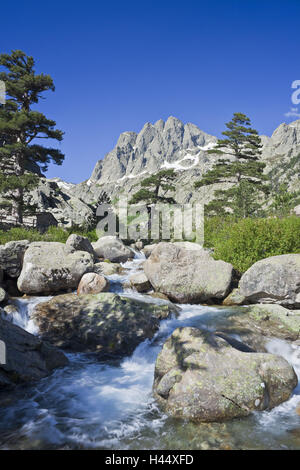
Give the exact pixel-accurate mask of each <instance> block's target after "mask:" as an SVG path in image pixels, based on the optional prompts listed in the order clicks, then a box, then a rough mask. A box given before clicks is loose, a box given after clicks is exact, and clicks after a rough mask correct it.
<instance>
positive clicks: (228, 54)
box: [0, 0, 300, 182]
mask: <svg viewBox="0 0 300 470" xmlns="http://www.w3.org/2000/svg"><path fill="white" fill-rule="evenodd" d="M299 31H300V1H299V0H280V1H277V0H215V1H201V0H198V1H194V0H185V1H176V0H160V1H156V0H155V1H147V2H146V1H143V0H140V1H136V0H128V1H110V2H108V1H105V2H104V1H101V0H98V1H91V0H86V1H85V2H76V1H75V2H74V1H72V2H71V1H63V0H62V1H57V0H52V1H51V2H41V1H31V0H28V1H26V2H24V1H18V0H15V1H14V2H11V3H9V2H5V3H4V2H2V3H1V28H0V50H1V52H9V51H11V50H12V49H22V50H24V52H26V53H27V54H28V55H32V56H34V58H35V59H36V63H37V65H36V69H37V71H39V72H45V73H49V74H50V75H51V76H52V77H53V79H54V82H55V85H56V91H55V93H51V92H48V93H47V94H46V95H45V96H46V98H47V99H46V100H45V101H43V102H42V103H41V105H40V107H39V109H41V110H42V111H43V112H45V114H46V115H47V116H48V117H49V118H53V119H55V120H56V122H57V125H58V127H59V128H61V129H62V130H64V131H65V133H66V134H65V138H64V141H63V142H62V143H61V144H59V145H60V147H61V149H62V151H63V152H64V153H65V155H66V158H65V162H64V164H63V165H62V166H61V167H58V166H55V165H53V166H52V165H51V166H50V168H49V171H48V173H47V176H48V177H54V176H60V177H61V178H63V179H65V180H66V181H71V182H80V181H83V180H85V179H87V178H88V177H89V176H90V174H91V172H92V169H93V167H94V165H95V163H96V161H97V160H98V159H99V158H103V157H104V155H105V153H107V152H108V151H109V150H111V149H112V148H113V147H114V145H115V144H116V141H117V138H118V136H119V134H120V133H121V132H123V131H128V130H133V131H139V130H140V129H141V128H142V126H143V125H144V123H145V122H147V121H150V122H155V121H156V120H157V119H160V118H162V119H166V118H167V117H168V116H170V115H173V116H176V117H178V118H179V119H181V120H182V121H183V122H193V123H195V124H197V125H198V126H199V127H200V128H201V129H203V130H204V131H206V132H208V133H211V134H214V135H218V136H219V135H220V134H221V132H222V130H224V123H225V122H227V121H228V120H229V119H230V118H231V116H232V114H233V113H234V112H236V111H240V112H244V113H246V114H248V115H249V116H250V118H251V119H252V121H253V125H254V127H256V128H257V129H258V130H259V132H260V133H263V134H267V135H270V134H271V133H272V131H273V130H274V129H275V128H276V127H277V126H278V125H279V124H280V123H281V122H283V121H286V122H291V121H292V120H294V119H296V117H286V116H285V113H287V112H288V111H289V110H290V108H292V107H293V108H294V107H295V105H293V104H292V102H291V94H292V89H291V84H292V82H293V81H294V80H297V79H298V80H300V61H299V53H300V39H299ZM299 110H300V106H299ZM299 112H300V111H299Z"/></svg>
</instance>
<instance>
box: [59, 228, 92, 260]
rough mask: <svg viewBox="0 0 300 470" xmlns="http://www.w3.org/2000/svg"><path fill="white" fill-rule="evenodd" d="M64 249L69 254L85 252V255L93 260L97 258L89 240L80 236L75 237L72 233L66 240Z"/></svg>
mask: <svg viewBox="0 0 300 470" xmlns="http://www.w3.org/2000/svg"><path fill="white" fill-rule="evenodd" d="M66 249H67V250H69V251H70V253H72V252H74V251H86V252H87V253H90V254H91V255H92V256H93V258H94V259H96V258H97V255H96V253H95V251H94V248H93V247H92V244H91V242H90V241H89V239H88V238H86V237H82V236H81V235H77V234H76V233H72V234H71V235H70V236H69V238H68V240H67V241H66Z"/></svg>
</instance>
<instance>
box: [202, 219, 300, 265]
mask: <svg viewBox="0 0 300 470" xmlns="http://www.w3.org/2000/svg"><path fill="white" fill-rule="evenodd" d="M207 225H208V227H207V229H206V231H207V235H208V239H207V240H206V242H207V244H206V246H212V247H213V248H214V257H215V259H222V260H224V261H227V262H228V263H231V264H232V265H233V266H234V268H235V269H236V270H238V271H239V272H241V273H242V272H245V271H246V270H247V269H248V268H250V266H252V265H253V264H254V263H255V262H256V261H259V260H260V259H263V258H268V257H269V256H276V255H282V254H287V253H300V218H299V217H296V216H292V217H287V218H284V219H278V218H268V219H241V220H239V221H234V220H233V219H229V220H228V219H225V220H223V221H221V220H210V221H208V222H207ZM213 229H215V231H214V232H213Z"/></svg>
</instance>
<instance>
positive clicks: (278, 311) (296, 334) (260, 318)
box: [247, 304, 300, 341]
mask: <svg viewBox="0 0 300 470" xmlns="http://www.w3.org/2000/svg"><path fill="white" fill-rule="evenodd" d="M247 316H248V317H249V322H251V325H252V326H251V327H252V328H253V329H254V328H255V327H256V328H259V329H260V331H261V332H262V333H263V334H264V335H266V336H272V337H276V338H283V339H288V340H294V341H295V340H297V339H299V338H300V310H289V309H287V308H284V307H282V306H281V305H276V304H275V305H272V304H270V305H267V304H264V305H261V304H257V305H251V306H250V307H249V308H247Z"/></svg>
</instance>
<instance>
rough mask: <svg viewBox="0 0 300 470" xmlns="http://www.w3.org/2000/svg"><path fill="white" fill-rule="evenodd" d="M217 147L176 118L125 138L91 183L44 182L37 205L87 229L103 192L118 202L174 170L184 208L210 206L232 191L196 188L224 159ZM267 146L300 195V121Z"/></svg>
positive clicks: (275, 174)
mask: <svg viewBox="0 0 300 470" xmlns="http://www.w3.org/2000/svg"><path fill="white" fill-rule="evenodd" d="M216 142H217V138H216V137H214V136H212V135H209V134H206V133H205V132H203V131H202V130H201V129H199V128H198V127H197V126H196V125H194V124H191V123H188V124H183V123H182V122H181V121H180V120H179V119H176V118H175V117H169V118H168V119H167V121H166V122H164V121H163V120H159V121H157V122H156V123H155V124H151V123H146V124H145V125H144V127H143V129H142V130H141V131H140V132H139V133H138V134H137V133H135V132H123V133H122V134H121V135H120V137H119V139H118V141H117V144H116V146H115V147H114V149H113V150H112V151H111V152H109V153H108V154H107V155H106V156H105V157H104V159H103V160H99V161H98V162H97V163H96V166H95V168H94V171H93V173H92V175H91V177H90V178H89V180H87V181H85V182H83V183H80V184H77V185H73V184H70V183H65V182H63V181H61V180H60V179H59V178H54V179H52V180H47V179H44V178H43V179H42V180H41V184H40V186H39V188H38V189H37V190H35V191H34V192H33V194H32V197H31V199H32V201H33V202H35V203H37V204H38V207H39V208H40V209H41V210H48V211H51V212H52V213H53V215H54V216H55V217H56V218H57V219H58V220H59V222H61V223H62V222H63V219H64V220H65V224H66V225H70V224H71V223H73V224H82V223H84V221H86V220H91V219H92V218H93V217H92V216H93V213H94V212H95V208H96V207H97V204H98V201H99V199H100V198H101V195H102V194H103V192H106V193H107V194H109V195H110V197H111V199H112V200H113V201H115V200H116V199H118V198H119V197H120V195H121V194H132V193H133V192H135V191H136V190H137V189H138V186H139V183H140V182H141V181H142V179H143V178H145V176H147V175H149V174H151V173H156V172H157V171H159V170H160V169H161V168H174V169H175V171H176V173H177V180H176V182H175V185H176V194H175V199H176V200H177V201H178V203H184V202H192V201H194V200H198V201H202V202H204V203H206V202H208V201H210V200H211V199H212V197H213V194H214V191H215V190H216V189H219V188H222V189H223V188H227V187H230V186H231V183H230V181H228V183H223V184H219V185H212V186H210V187H203V188H200V189H198V190H195V189H194V182H195V181H197V180H198V179H199V178H200V177H201V176H202V175H203V174H205V173H206V172H207V171H208V170H209V169H210V168H211V167H212V165H213V164H214V163H215V162H216V161H217V160H218V159H219V158H220V156H219V155H214V154H208V153H207V150H208V149H212V148H213V147H214V145H215V144H216ZM262 142H263V153H262V159H263V160H264V161H265V162H266V172H267V173H268V174H269V175H270V177H271V178H272V180H273V181H274V183H275V184H280V183H281V182H287V183H288V185H289V190H291V191H295V190H299V189H300V178H299V175H300V158H299V155H300V120H298V121H295V122H292V123H290V124H285V123H283V124H281V125H280V126H279V127H278V128H277V129H276V130H275V131H274V132H273V134H272V136H271V137H267V136H262ZM221 158H222V157H221Z"/></svg>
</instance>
